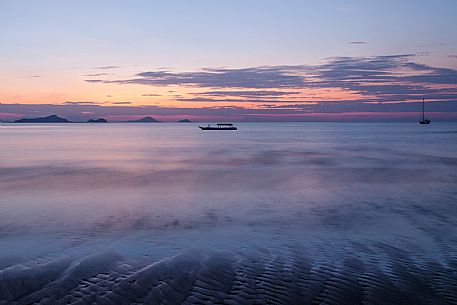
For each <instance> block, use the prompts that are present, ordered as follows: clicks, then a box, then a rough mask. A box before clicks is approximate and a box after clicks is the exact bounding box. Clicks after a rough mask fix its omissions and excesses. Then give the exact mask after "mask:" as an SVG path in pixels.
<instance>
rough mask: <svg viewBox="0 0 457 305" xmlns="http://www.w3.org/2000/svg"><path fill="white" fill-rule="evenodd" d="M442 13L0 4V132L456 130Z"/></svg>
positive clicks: (222, 4) (451, 60) (330, 1)
mask: <svg viewBox="0 0 457 305" xmlns="http://www.w3.org/2000/svg"><path fill="white" fill-rule="evenodd" d="M455 16H457V1H455V0H434V1H431V0H430V1H424V0H414V1H413V0H404V1H398V0H397V1H392V0H382V1H381V0H363V1H362V0H360V1H355V0H341V1H337V0H321V1H310V0H303V1H292V0H291V1H286V0H283V1H279V0H277V1H273V0H271V1H269V0H261V1H260V0H243V1H237V0H231V1H222V0H219V1H218V0H212V1H210V0H207V1H204V0H193V1H189V0H187V1H185V0H182V1H176V0H168V1H147V0H131V1H120V0H98V1H93V0H91V1H87V0H79V1H57V0H53V1H51V0H40V1H34V0H28V1H26V0H0V102H1V104H0V119H1V120H2V121H11V120H15V119H18V118H22V117H38V116H44V115H49V114H57V115H60V116H64V117H66V118H69V119H72V120H87V119H90V118H98V117H104V118H107V119H109V120H111V121H122V120H127V119H135V118H140V117H143V116H153V117H155V118H158V119H160V120H163V121H176V120H178V119H182V118H189V119H192V120H195V121H221V120H225V121H341V120H342V121H378V120H382V121H386V120H387V121H388V120H394V121H398V120H417V119H418V111H419V110H420V105H421V102H422V99H425V101H426V109H427V115H428V116H429V117H430V118H431V119H432V120H434V121H435V120H438V121H439V120H451V121H457V38H456V37H457V18H455Z"/></svg>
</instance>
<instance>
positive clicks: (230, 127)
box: [198, 123, 238, 130]
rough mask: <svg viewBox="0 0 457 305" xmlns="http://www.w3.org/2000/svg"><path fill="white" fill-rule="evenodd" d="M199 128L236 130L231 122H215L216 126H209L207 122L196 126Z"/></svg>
mask: <svg viewBox="0 0 457 305" xmlns="http://www.w3.org/2000/svg"><path fill="white" fill-rule="evenodd" d="M198 127H199V128H200V129H201V130H237V129H238V128H236V127H235V126H233V124H230V123H224V124H223V123H219V124H216V126H211V125H209V124H208V126H203V127H202V126H198Z"/></svg>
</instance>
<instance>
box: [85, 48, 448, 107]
mask: <svg viewBox="0 0 457 305" xmlns="http://www.w3.org/2000/svg"><path fill="white" fill-rule="evenodd" d="M415 56H416V55H414V54H399V55H387V56H372V57H333V58H329V59H328V60H327V62H325V63H323V64H320V65H314V66H309V65H295V66H262V67H251V68H242V69H230V68H206V69H202V70H199V71H190V72H170V71H164V70H158V71H146V72H141V73H138V74H136V75H135V76H134V77H133V78H130V79H123V80H103V79H88V80H86V81H87V82H91V83H116V84H122V85H128V84H141V85H147V86H183V87H190V88H199V89H207V90H206V91H203V92H199V93H194V94H193V95H192V96H191V97H187V96H186V97H176V98H177V100H178V101H189V102H190V101H201V102H221V101H222V100H223V99H224V98H227V97H229V99H226V101H227V102H239V101H240V100H239V99H244V101H246V102H249V101H252V102H258V100H262V99H270V100H271V101H272V100H278V101H279V100H288V99H290V98H291V95H292V96H293V95H302V96H307V95H311V94H312V93H311V91H312V90H321V91H322V90H325V89H328V90H338V91H339V92H349V93H351V94H355V95H357V96H358V97H357V98H354V100H359V101H372V102H388V101H399V102H411V101H417V100H419V99H422V98H425V99H427V100H430V101H455V100H457V86H456V85H457V70H454V69H449V68H440V67H433V66H430V65H425V64H419V63H416V62H414V61H413V60H414V57H415ZM262 102H263V101H262Z"/></svg>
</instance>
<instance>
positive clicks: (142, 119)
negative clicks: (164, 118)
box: [127, 116, 160, 123]
mask: <svg viewBox="0 0 457 305" xmlns="http://www.w3.org/2000/svg"><path fill="white" fill-rule="evenodd" d="M127 122H129V123H160V121H158V120H156V119H154V118H152V117H150V116H145V117H144V118H141V119H139V120H130V121H127Z"/></svg>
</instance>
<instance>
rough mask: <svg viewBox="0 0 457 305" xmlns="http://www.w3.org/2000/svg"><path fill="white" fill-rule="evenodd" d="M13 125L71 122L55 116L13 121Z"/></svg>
mask: <svg viewBox="0 0 457 305" xmlns="http://www.w3.org/2000/svg"><path fill="white" fill-rule="evenodd" d="M13 123H72V122H71V121H69V120H67V119H64V118H61V117H59V116H57V115H55V114H52V115H48V116H45V117H38V118H23V119H19V120H15V121H13Z"/></svg>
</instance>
